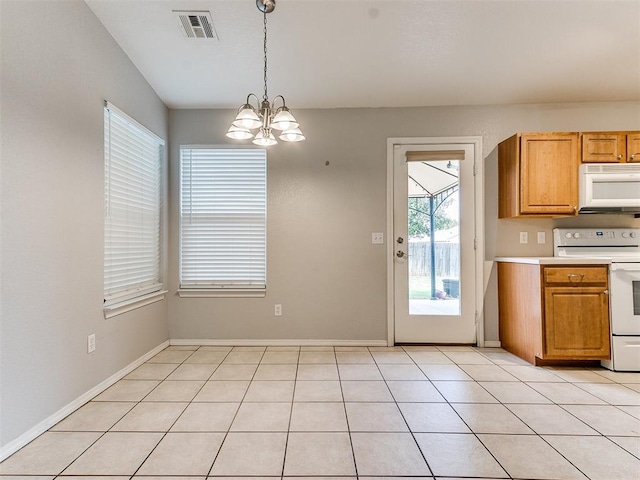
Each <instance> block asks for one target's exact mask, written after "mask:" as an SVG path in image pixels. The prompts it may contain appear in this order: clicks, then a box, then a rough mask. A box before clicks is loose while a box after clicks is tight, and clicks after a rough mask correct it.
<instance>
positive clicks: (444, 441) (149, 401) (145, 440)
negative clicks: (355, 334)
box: [0, 346, 640, 480]
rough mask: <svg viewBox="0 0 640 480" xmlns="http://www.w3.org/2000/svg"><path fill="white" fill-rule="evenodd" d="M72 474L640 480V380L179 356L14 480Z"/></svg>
mask: <svg viewBox="0 0 640 480" xmlns="http://www.w3.org/2000/svg"><path fill="white" fill-rule="evenodd" d="M56 476H60V477H61V478H63V477H65V476H69V477H71V476H74V477H75V479H74V480H78V479H79V478H80V477H83V478H84V477H95V476H109V478H110V480H121V479H123V480H124V479H127V478H130V477H135V478H138V477H139V478H140V480H143V477H145V476H146V477H158V476H164V477H165V479H166V478H167V477H170V476H173V477H178V476H180V477H189V478H190V479H191V480H204V479H205V477H207V476H208V477H253V478H254V479H257V478H258V477H276V478H280V477H291V478H292V477H314V476H323V477H325V478H327V477H343V478H344V479H345V480H346V479H347V478H351V479H352V480H353V479H355V478H356V477H360V478H365V477H408V476H411V477H423V478H432V479H433V478H437V479H444V478H447V479H452V478H462V477H464V478H494V479H495V478H517V479H584V478H590V479H594V480H595V479H605V480H613V479H622V480H626V479H629V480H631V479H638V478H640V373H613V372H609V371H607V370H601V369H593V370H589V369H561V368H536V367H532V366H530V365H528V364H526V363H525V362H523V361H522V360H520V359H518V358H516V357H514V356H512V355H510V354H509V353H506V352H505V351H503V350H500V349H477V348H471V347H404V348H402V347H393V348H383V347H379V348H378V347H376V348H374V347H370V348H366V347H335V348H333V347H301V348H299V347H268V348H267V347H233V348H232V347H195V346H194V347H183V346H172V347H169V348H167V349H166V350H164V351H162V352H160V353H159V354H158V355H156V356H155V357H154V358H152V359H151V360H149V361H148V362H147V363H145V364H144V365H142V366H140V367H139V368H138V369H136V370H135V371H133V372H131V373H130V374H129V375H127V376H126V377H125V378H124V379H122V380H121V381H119V382H117V383H116V384H115V385H113V386H112V387H111V388H109V389H107V390H105V391H104V392H103V393H101V394H100V395H98V396H97V397H96V398H94V399H93V400H92V401H91V402H89V403H87V404H86V405H84V406H83V407H82V408H80V409H79V410H77V411H76V412H74V413H73V414H71V415H69V416H68V417H67V418H66V419H64V420H63V421H61V422H60V423H59V424H57V425H56V426H54V427H53V428H51V430H49V431H48V432H46V433H44V434H43V435H41V436H40V437H38V438H37V439H36V440H34V441H33V442H31V443H30V444H29V445H27V446H26V447H24V448H23V449H22V450H20V451H18V452H16V453H15V454H14V455H13V456H11V457H9V458H8V459H7V460H5V461H4V462H2V463H0V480H32V478H35V477H37V478H38V479H39V480H50V479H53V478H54V477H56ZM69 480H71V478H69Z"/></svg>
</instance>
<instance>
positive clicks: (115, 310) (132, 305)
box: [103, 290, 168, 318]
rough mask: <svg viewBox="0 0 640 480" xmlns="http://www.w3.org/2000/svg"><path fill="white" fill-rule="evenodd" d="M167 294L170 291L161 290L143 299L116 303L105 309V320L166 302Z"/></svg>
mask: <svg viewBox="0 0 640 480" xmlns="http://www.w3.org/2000/svg"><path fill="white" fill-rule="evenodd" d="M167 292H168V290H160V291H158V292H153V293H149V294H147V295H143V296H141V297H137V298H132V299H130V300H125V301H124V302H120V303H114V304H113V305H109V306H108V307H104V308H103V312H104V318H112V317H115V316H116V315H122V314H123V313H127V312H130V311H132V310H136V309H138V308H141V307H146V306H147V305H151V304H152V303H156V302H159V301H161V300H164V297H165V295H166V294H167Z"/></svg>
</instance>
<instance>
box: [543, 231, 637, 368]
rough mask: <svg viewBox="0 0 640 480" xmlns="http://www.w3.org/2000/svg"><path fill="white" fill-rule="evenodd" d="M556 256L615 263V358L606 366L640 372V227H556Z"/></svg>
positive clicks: (611, 288)
mask: <svg viewBox="0 0 640 480" xmlns="http://www.w3.org/2000/svg"><path fill="white" fill-rule="evenodd" d="M553 255H554V257H567V258H584V260H585V262H588V260H589V259H590V258H591V259H594V258H597V259H607V260H609V261H610V262H611V265H610V267H609V313H610V318H611V360H606V361H602V366H603V367H605V368H608V369H610V370H615V371H627V372H640V228H569V229H566V228H556V229H554V230H553Z"/></svg>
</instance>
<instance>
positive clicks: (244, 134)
mask: <svg viewBox="0 0 640 480" xmlns="http://www.w3.org/2000/svg"><path fill="white" fill-rule="evenodd" d="M227 137H229V138H232V139H234V140H247V139H249V138H251V137H253V133H251V132H250V131H249V130H247V129H246V128H241V127H236V126H235V125H231V126H230V127H229V130H228V131H227Z"/></svg>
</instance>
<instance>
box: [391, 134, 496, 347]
mask: <svg viewBox="0 0 640 480" xmlns="http://www.w3.org/2000/svg"><path fill="white" fill-rule="evenodd" d="M438 144H447V145H455V144H467V145H468V144H472V145H473V152H474V153H473V157H474V158H473V163H474V176H473V178H474V181H473V184H474V195H473V198H474V203H475V212H474V213H475V222H474V223H475V240H476V243H475V275H474V277H475V321H476V344H477V345H478V347H484V314H483V306H484V283H485V278H484V277H485V275H484V165H483V161H482V160H483V153H482V137H479V136H478V137H391V138H387V233H386V237H387V248H386V253H387V345H389V346H393V345H394V344H395V294H394V289H395V278H394V275H395V266H394V260H393V249H394V238H393V221H394V216H393V199H394V188H393V183H394V182H393V180H394V168H393V167H394V146H396V145H398V146H402V145H438Z"/></svg>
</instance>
